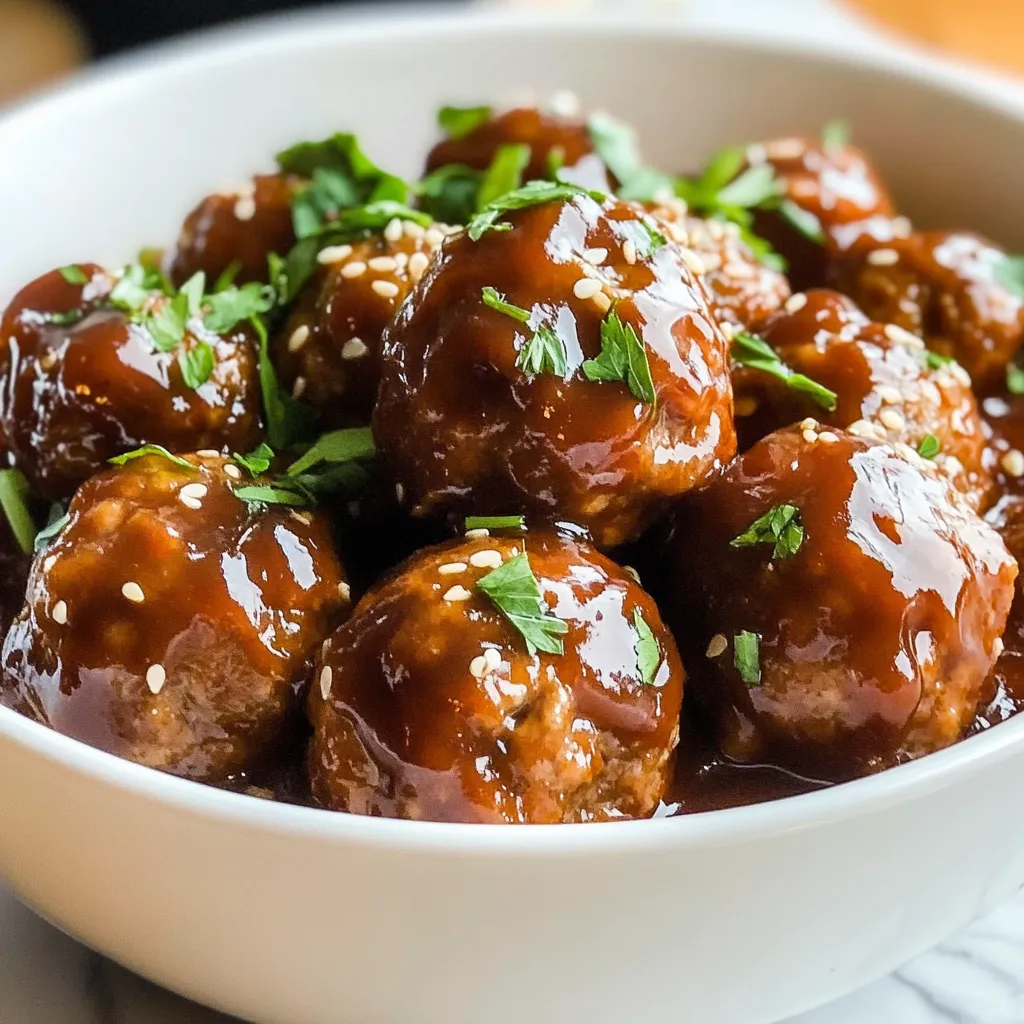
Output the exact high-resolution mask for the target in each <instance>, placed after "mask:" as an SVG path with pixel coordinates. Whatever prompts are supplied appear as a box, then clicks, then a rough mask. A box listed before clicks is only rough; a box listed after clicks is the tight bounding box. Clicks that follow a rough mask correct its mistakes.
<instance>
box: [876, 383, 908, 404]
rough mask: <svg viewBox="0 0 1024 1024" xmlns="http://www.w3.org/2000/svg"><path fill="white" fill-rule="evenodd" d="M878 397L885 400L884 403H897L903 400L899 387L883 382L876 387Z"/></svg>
mask: <svg viewBox="0 0 1024 1024" xmlns="http://www.w3.org/2000/svg"><path fill="white" fill-rule="evenodd" d="M878 397H879V398H880V399H881V400H882V401H883V402H885V404H886V405H899V404H900V402H902V401H903V395H902V394H901V392H900V390H899V388H894V387H892V386H891V385H889V384H883V385H882V386H881V387H880V388H879V389H878Z"/></svg>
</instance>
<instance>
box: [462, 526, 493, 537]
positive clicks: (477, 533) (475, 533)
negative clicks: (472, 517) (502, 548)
mask: <svg viewBox="0 0 1024 1024" xmlns="http://www.w3.org/2000/svg"><path fill="white" fill-rule="evenodd" d="M490 535H491V531H490V530H488V529H487V528H486V527H483V526H482V527H480V529H478V530H467V531H466V536H467V537H468V538H469V539H470V540H476V539H477V538H478V537H490Z"/></svg>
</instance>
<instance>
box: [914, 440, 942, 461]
mask: <svg viewBox="0 0 1024 1024" xmlns="http://www.w3.org/2000/svg"><path fill="white" fill-rule="evenodd" d="M941 450H942V445H941V443H940V442H939V439H938V438H937V437H936V436H935V435H934V434H925V435H924V437H922V438H921V442H920V444H918V446H917V454H918V455H920V456H921V457H922V458H923V459H934V458H935V456H936V455H938V454H939V452H940V451H941Z"/></svg>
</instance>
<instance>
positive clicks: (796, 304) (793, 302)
mask: <svg viewBox="0 0 1024 1024" xmlns="http://www.w3.org/2000/svg"><path fill="white" fill-rule="evenodd" d="M806 305H807V296H806V295H804V293H803V292H797V293H796V295H790V297H789V298H788V299H786V304H785V306H784V307H783V308H784V309H785V310H786V312H787V313H798V312H799V311H800V310H801V309H803V308H804V306H806Z"/></svg>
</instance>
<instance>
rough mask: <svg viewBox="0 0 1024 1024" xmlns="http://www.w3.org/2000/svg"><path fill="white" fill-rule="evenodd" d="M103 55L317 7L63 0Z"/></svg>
mask: <svg viewBox="0 0 1024 1024" xmlns="http://www.w3.org/2000/svg"><path fill="white" fill-rule="evenodd" d="M62 2H63V4H64V6H65V7H66V8H68V9H69V10H70V11H72V12H74V14H75V16H76V17H77V18H78V19H79V21H81V23H82V24H83V25H84V26H85V28H86V31H87V32H88V34H89V37H90V39H91V40H92V43H93V51H94V53H95V54H96V55H97V56H102V55H103V54H106V53H112V52H114V51H115V50H123V49H127V48H128V47H132V46H138V45H140V44H142V43H148V42H152V41H154V40H157V39H162V38H164V37H165V36H173V35H177V34H178V33H180V32H188V31H189V30H190V29H197V28H203V27H205V26H208V25H216V24H220V23H223V22H227V21H235V20H237V19H240V18H251V17H255V16H256V15H258V14H269V13H272V12H274V11H286V10H297V9H299V8H301V7H312V6H316V4H315V3H311V2H310V0H62Z"/></svg>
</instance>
